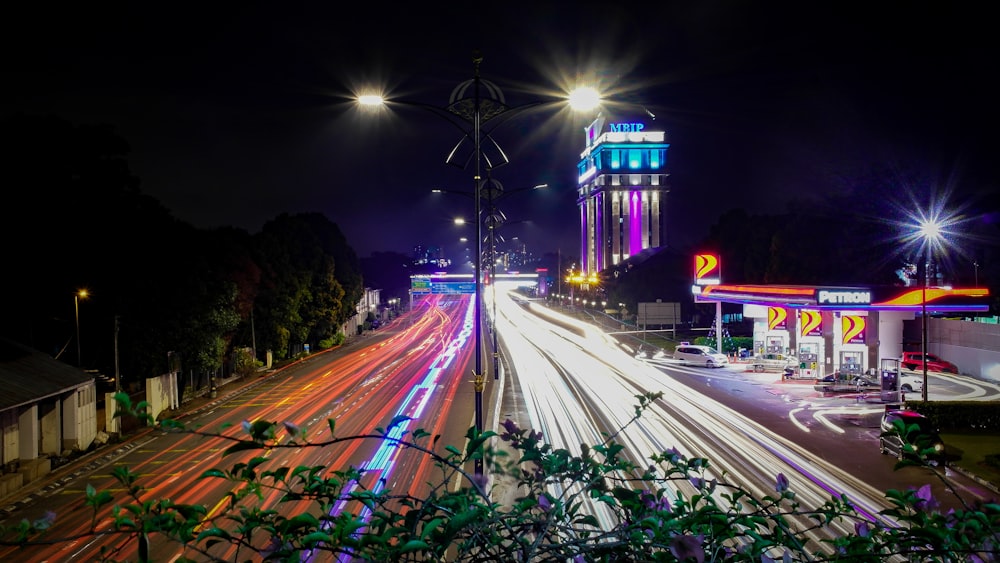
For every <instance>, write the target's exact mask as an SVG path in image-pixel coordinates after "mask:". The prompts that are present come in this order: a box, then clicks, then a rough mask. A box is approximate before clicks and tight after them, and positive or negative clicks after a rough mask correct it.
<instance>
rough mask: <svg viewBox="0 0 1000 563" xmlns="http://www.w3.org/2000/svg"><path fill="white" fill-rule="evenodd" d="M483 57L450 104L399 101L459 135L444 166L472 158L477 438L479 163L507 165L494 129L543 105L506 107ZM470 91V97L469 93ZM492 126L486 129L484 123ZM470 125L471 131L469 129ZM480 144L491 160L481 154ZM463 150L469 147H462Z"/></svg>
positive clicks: (582, 99) (591, 103) (373, 102)
mask: <svg viewBox="0 0 1000 563" xmlns="http://www.w3.org/2000/svg"><path fill="white" fill-rule="evenodd" d="M482 61H483V58H482V56H481V55H480V54H479V52H478V51H477V52H475V53H474V54H473V59H472V63H473V78H472V79H471V80H467V81H465V82H463V83H461V84H459V85H458V86H457V87H456V88H455V89H454V90H453V91H452V93H451V98H450V100H449V105H448V106H447V107H444V108H440V107H436V106H432V105H428V104H422V103H414V102H398V101H396V102H395V103H398V104H402V105H410V106H414V107H419V108H421V109H424V110H427V111H429V112H431V113H433V114H434V115H436V116H438V117H441V118H442V119H445V120H446V121H448V122H449V123H451V124H452V125H454V126H455V127H456V128H458V129H459V130H460V131H461V132H462V138H461V139H459V141H458V143H457V144H456V145H455V147H454V148H453V149H452V150H451V152H450V153H449V154H448V157H447V158H446V159H445V163H446V164H451V165H453V166H457V167H459V168H462V169H466V168H467V167H468V165H469V161H470V160H474V161H475V164H474V172H473V175H472V180H473V200H474V201H475V210H474V212H473V217H475V218H476V250H475V251H476V256H475V283H474V286H475V296H474V299H475V304H474V315H475V327H474V330H475V346H476V351H475V367H474V370H473V374H472V376H473V380H472V383H473V385H474V387H475V425H476V426H475V428H476V434H477V435H478V434H482V432H483V389H484V387H485V385H486V383H485V382H486V378H485V376H484V374H483V366H482V349H483V343H482V276H483V265H482V254H483V233H482V223H483V222H482V192H481V189H482V187H483V164H484V162H485V164H486V169H487V171H489V170H492V169H494V168H496V167H498V166H502V165H504V164H506V163H507V162H509V159H508V158H507V155H506V153H504V151H503V149H502V148H500V145H499V144H498V143H497V142H496V140H495V139H493V137H492V136H491V133H492V131H493V129H495V128H496V127H498V126H499V125H501V124H502V123H503V122H505V121H506V120H507V119H509V118H510V117H512V116H513V115H515V114H517V113H520V112H521V111H523V110H526V109H528V108H531V107H536V106H540V105H543V104H545V103H546V102H545V101H536V102H531V103H528V104H524V105H521V106H517V107H513V108H512V107H510V106H508V105H507V103H506V100H505V98H504V95H503V92H502V91H501V90H500V88H498V87H497V86H496V85H495V84H493V83H492V82H490V81H488V80H484V79H483V78H481V77H480V76H479V65H480V64H481V63H482ZM470 91H471V93H470ZM358 102H359V103H360V104H361V105H362V106H368V107H374V106H385V105H386V104H387V101H386V100H385V99H384V98H383V97H382V96H381V95H380V94H366V95H362V96H359V97H358ZM569 102H570V105H571V107H573V108H575V109H593V108H594V107H596V106H597V105H598V104H599V103H600V96H599V95H598V94H597V92H596V91H595V90H593V89H590V88H587V89H581V90H576V91H574V92H573V93H571V94H570V96H569ZM487 123H489V124H490V125H489V126H487V127H485V128H484V125H485V124H487ZM469 127H471V130H470V129H469ZM466 141H470V142H471V143H472V154H471V155H469V156H467V157H465V158H464V159H463V158H460V157H459V150H460V149H463V147H464V146H465V144H466ZM484 142H487V143H488V147H489V149H490V152H491V153H492V156H491V155H490V154H487V152H485V151H484V150H483V144H484ZM463 150H467V149H463ZM482 472H483V460H482V459H481V458H477V459H476V460H475V473H476V475H481V474H482Z"/></svg>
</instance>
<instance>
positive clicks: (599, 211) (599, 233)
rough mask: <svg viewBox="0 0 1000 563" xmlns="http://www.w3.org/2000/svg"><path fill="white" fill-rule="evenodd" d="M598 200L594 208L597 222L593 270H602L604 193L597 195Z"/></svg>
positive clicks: (595, 224)
mask: <svg viewBox="0 0 1000 563" xmlns="http://www.w3.org/2000/svg"><path fill="white" fill-rule="evenodd" d="M597 197H598V198H599V199H598V200H597V201H596V202H595V203H596V204H597V205H595V206H594V212H595V215H597V220H596V221H594V262H596V264H595V266H596V268H595V270H599V269H602V268H604V193H600V194H597Z"/></svg>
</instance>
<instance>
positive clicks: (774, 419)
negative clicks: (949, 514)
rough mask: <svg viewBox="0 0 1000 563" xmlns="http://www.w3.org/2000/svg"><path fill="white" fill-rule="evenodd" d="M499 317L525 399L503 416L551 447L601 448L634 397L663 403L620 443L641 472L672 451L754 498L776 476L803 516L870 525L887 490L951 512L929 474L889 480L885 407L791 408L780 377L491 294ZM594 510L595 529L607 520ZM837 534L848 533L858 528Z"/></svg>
mask: <svg viewBox="0 0 1000 563" xmlns="http://www.w3.org/2000/svg"><path fill="white" fill-rule="evenodd" d="M497 309H498V311H499V313H498V316H499V319H498V326H499V327H500V333H499V334H500V335H501V337H502V342H503V345H504V346H505V348H506V354H505V356H506V357H507V358H509V361H510V364H511V366H510V369H511V371H512V372H513V373H514V374H515V375H514V377H513V378H512V379H513V380H515V381H516V385H517V387H518V389H519V392H520V394H521V395H522V396H523V405H521V404H519V406H518V408H517V409H513V408H504V409H502V410H503V411H504V412H510V411H517V412H518V413H519V414H520V415H521V416H522V420H519V421H517V422H518V423H519V425H520V426H521V427H524V428H533V429H535V430H541V431H542V433H543V434H544V436H545V437H546V439H547V440H548V441H550V442H552V443H553V446H554V447H563V448H567V449H569V450H571V451H573V452H574V453H579V451H580V444H581V443H587V444H595V443H599V442H601V441H603V440H604V439H605V436H607V435H609V434H610V433H612V432H615V431H616V430H617V429H618V428H620V427H622V426H623V425H624V424H625V422H626V421H627V420H628V419H629V417H630V416H631V414H632V412H633V405H635V404H636V403H637V401H636V399H635V397H634V396H635V395H636V394H639V393H643V392H646V391H662V392H663V393H664V396H663V399H662V400H661V401H658V402H657V403H656V404H655V405H653V407H652V408H651V409H650V410H649V411H648V412H646V413H645V414H644V415H643V416H642V418H641V419H640V420H639V421H638V422H637V423H636V424H635V425H633V426H630V427H629V428H627V429H626V430H625V431H624V432H622V433H621V434H618V435H617V436H616V440H617V441H618V442H619V443H622V444H624V445H625V446H626V449H627V451H628V452H630V453H631V454H632V455H633V456H634V457H633V461H636V462H637V463H642V462H643V460H644V459H645V456H646V455H647V454H649V453H653V452H663V451H667V450H669V449H671V448H674V449H676V450H677V451H679V452H680V453H682V454H683V455H685V456H686V457H688V458H691V457H705V458H707V459H709V460H710V462H711V464H712V467H713V468H714V470H713V471H711V472H709V474H708V475H707V477H708V478H716V479H718V480H719V481H723V480H725V481H727V482H730V483H734V484H737V485H739V486H741V487H743V488H745V489H747V490H749V491H751V492H753V493H754V494H755V495H758V496H763V495H767V494H773V493H774V490H775V479H776V476H777V475H778V474H779V473H781V474H784V475H785V476H787V477H788V479H789V481H790V482H791V488H792V489H793V490H795V491H796V493H797V499H798V500H799V501H801V502H802V504H803V506H807V507H809V506H814V507H816V506H821V505H822V504H823V503H824V502H825V501H826V500H828V499H829V498H830V497H831V495H840V494H844V495H846V496H847V497H848V498H849V499H850V500H851V501H852V503H853V504H854V505H855V506H856V507H857V508H858V510H859V511H860V513H861V514H863V515H866V516H867V517H868V518H871V519H875V518H876V515H877V514H878V513H879V511H881V510H882V509H884V508H887V507H889V503H887V502H886V500H885V495H884V492H885V490H886V489H887V488H903V489H905V488H907V487H909V486H920V485H923V484H924V483H928V482H930V483H932V485H933V486H934V488H935V491H936V493H937V494H938V497H939V498H940V499H941V500H942V504H943V505H945V506H946V507H947V506H948V505H949V504H951V505H956V504H957V502H958V501H957V498H956V497H954V496H952V495H949V494H948V493H947V491H946V489H945V486H944V485H943V484H941V482H940V481H939V480H938V479H937V478H936V477H934V475H932V474H931V473H930V471H929V470H927V469H922V468H909V469H906V470H903V471H899V472H894V471H893V470H892V466H893V464H894V462H895V460H894V459H890V458H889V457H887V456H882V455H881V454H879V451H878V438H877V437H878V432H877V425H878V416H879V413H880V412H881V411H882V410H883V409H884V405H882V404H878V405H873V404H868V403H867V400H864V401H862V400H859V398H858V397H857V396H855V397H851V398H848V397H843V396H841V397H813V396H810V394H814V393H815V391H814V390H813V389H812V388H811V385H810V386H807V387H805V388H801V387H800V389H798V390H797V391H796V392H802V393H804V395H803V396H801V397H800V398H793V392H792V389H791V387H790V386H789V388H788V389H787V391H784V390H778V389H777V386H778V385H780V383H776V381H779V380H780V375H775V374H753V373H746V372H745V371H743V370H742V369H725V368H724V369H717V370H711V369H708V368H700V367H699V368H695V367H685V366H681V365H678V364H676V363H674V362H672V361H671V360H665V359H664V360H653V359H649V360H640V359H637V358H635V357H634V356H633V355H631V354H629V353H627V352H626V351H625V349H624V348H623V347H622V346H620V345H619V344H618V343H617V342H615V341H613V340H612V339H610V338H609V337H608V336H607V335H605V334H603V333H601V332H600V331H599V330H596V329H595V328H593V327H590V328H587V326H580V325H577V324H575V323H576V322H577V321H575V319H573V318H570V317H561V316H560V315H559V313H558V312H556V311H552V310H550V309H547V308H544V307H543V306H541V305H539V304H538V303H524V302H519V301H518V300H515V299H512V298H511V297H510V294H507V293H504V292H499V291H498V302H497ZM551 320H555V324H552V322H550V321H551ZM931 392H932V393H933V392H934V388H933V387H932V388H931ZM970 392H971V391H970ZM946 472H947V478H948V480H949V481H951V483H952V484H953V485H954V486H955V487H956V490H957V492H958V494H959V495H961V497H962V498H964V499H966V500H967V501H972V500H975V499H984V498H995V496H996V493H995V492H993V491H991V490H988V489H985V488H984V487H982V486H981V485H979V484H978V483H976V482H975V481H972V480H970V479H966V478H965V477H964V476H963V475H959V474H956V473H954V472H952V471H950V470H946ZM561 492H562V491H557V493H561ZM692 493H693V489H692V487H691V485H690V483H677V490H676V494H678V495H679V494H684V495H686V496H690V495H691V494H692ZM595 511H596V512H597V514H596V516H597V517H598V518H599V519H601V518H610V517H611V516H610V515H609V514H606V513H603V512H602V511H600V510H599V509H596V508H595ZM839 532H840V533H853V527H852V525H851V524H847V525H846V526H845V527H843V528H841V529H839ZM821 537H822V535H820V534H817V535H816V536H815V538H814V539H817V540H818V539H820V538H821Z"/></svg>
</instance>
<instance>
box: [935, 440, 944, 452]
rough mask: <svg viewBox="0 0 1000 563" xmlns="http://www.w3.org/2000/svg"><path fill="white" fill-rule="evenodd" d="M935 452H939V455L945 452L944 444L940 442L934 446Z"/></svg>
mask: <svg viewBox="0 0 1000 563" xmlns="http://www.w3.org/2000/svg"><path fill="white" fill-rule="evenodd" d="M934 451H935V452H937V453H941V452H943V451H944V444H942V443H941V442H938V443H936V444H934Z"/></svg>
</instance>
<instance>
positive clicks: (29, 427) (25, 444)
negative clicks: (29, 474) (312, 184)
mask: <svg viewBox="0 0 1000 563" xmlns="http://www.w3.org/2000/svg"><path fill="white" fill-rule="evenodd" d="M17 430H18V432H17V457H18V458H19V459H35V458H36V457H38V443H39V439H38V405H37V404H33V405H30V406H27V407H25V408H24V410H22V411H21V412H19V413H18V416H17Z"/></svg>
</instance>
